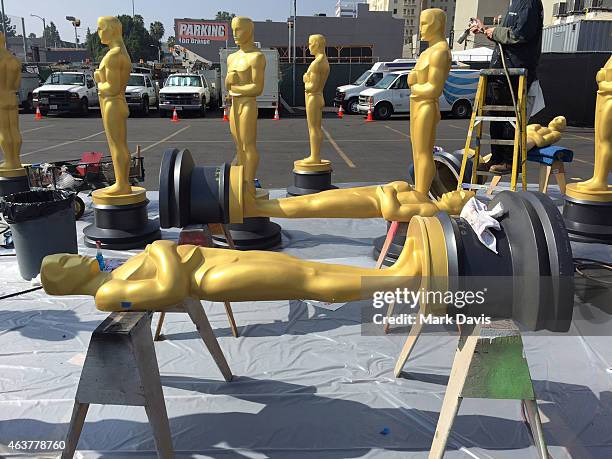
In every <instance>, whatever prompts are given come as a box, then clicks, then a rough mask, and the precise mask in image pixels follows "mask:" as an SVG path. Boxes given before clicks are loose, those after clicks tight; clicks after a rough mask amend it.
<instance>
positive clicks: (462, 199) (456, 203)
mask: <svg viewBox="0 0 612 459" xmlns="http://www.w3.org/2000/svg"><path fill="white" fill-rule="evenodd" d="M474 196H476V193H474V192H473V191H469V190H455V191H450V192H448V193H444V194H443V195H442V197H441V198H440V200H439V201H438V202H437V205H438V208H439V209H440V210H442V211H444V212H448V213H449V214H451V215H459V213H460V212H461V209H463V206H465V203H466V202H468V201H469V200H470V199H472V198H473V197H474Z"/></svg>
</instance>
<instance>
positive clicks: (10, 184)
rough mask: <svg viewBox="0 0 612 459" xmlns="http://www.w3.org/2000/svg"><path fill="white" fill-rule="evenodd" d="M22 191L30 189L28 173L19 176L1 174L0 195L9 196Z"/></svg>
mask: <svg viewBox="0 0 612 459" xmlns="http://www.w3.org/2000/svg"><path fill="white" fill-rule="evenodd" d="M22 191H30V182H29V181H28V176H27V175H20V176H17V177H2V176H0V196H8V195H9V194H13V193H21V192H22Z"/></svg>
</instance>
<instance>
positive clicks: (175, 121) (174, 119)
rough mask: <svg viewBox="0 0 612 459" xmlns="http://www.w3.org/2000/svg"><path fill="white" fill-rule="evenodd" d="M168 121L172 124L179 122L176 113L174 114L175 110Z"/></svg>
mask: <svg viewBox="0 0 612 459" xmlns="http://www.w3.org/2000/svg"><path fill="white" fill-rule="evenodd" d="M170 121H172V122H173V123H178V122H179V117H178V113H176V108H175V109H174V111H173V112H172V119H171V120H170Z"/></svg>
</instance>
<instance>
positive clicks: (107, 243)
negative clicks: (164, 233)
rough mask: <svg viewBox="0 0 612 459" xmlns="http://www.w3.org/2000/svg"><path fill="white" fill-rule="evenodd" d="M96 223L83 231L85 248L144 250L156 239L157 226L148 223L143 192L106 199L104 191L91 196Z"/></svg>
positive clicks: (157, 236) (145, 198) (152, 222)
mask: <svg viewBox="0 0 612 459" xmlns="http://www.w3.org/2000/svg"><path fill="white" fill-rule="evenodd" d="M92 196H93V203H94V205H93V207H94V218H95V223H94V224H92V225H89V226H87V227H86V228H85V229H84V230H83V234H84V235H85V245H87V246H89V247H95V246H96V242H97V241H100V244H101V246H102V247H103V248H106V249H114V250H128V249H136V248H141V247H144V246H145V245H147V244H149V243H151V242H153V241H155V240H157V239H159V238H160V237H161V233H160V231H159V222H158V221H156V220H149V217H148V214H147V204H149V200H148V199H147V197H146V191H145V189H144V188H140V187H132V192H131V193H130V194H124V195H116V196H113V195H109V194H107V193H106V192H105V189H101V190H96V191H94V192H93V195H92Z"/></svg>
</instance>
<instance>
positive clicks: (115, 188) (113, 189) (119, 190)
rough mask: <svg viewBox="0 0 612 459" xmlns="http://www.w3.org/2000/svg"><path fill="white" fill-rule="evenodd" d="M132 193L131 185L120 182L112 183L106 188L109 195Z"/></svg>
mask: <svg viewBox="0 0 612 459" xmlns="http://www.w3.org/2000/svg"><path fill="white" fill-rule="evenodd" d="M131 193H132V187H131V186H129V185H128V186H127V187H125V186H119V185H118V184H116V183H115V184H114V185H111V186H109V187H106V188H104V194H106V195H108V196H121V195H126V194H131Z"/></svg>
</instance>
